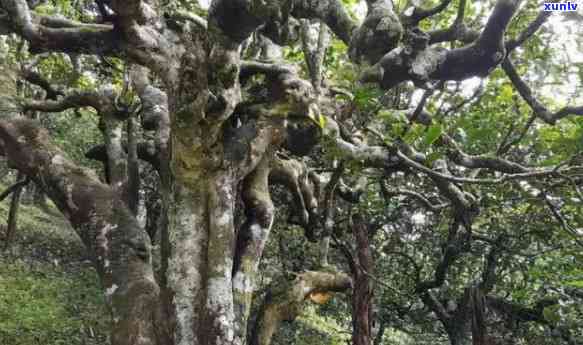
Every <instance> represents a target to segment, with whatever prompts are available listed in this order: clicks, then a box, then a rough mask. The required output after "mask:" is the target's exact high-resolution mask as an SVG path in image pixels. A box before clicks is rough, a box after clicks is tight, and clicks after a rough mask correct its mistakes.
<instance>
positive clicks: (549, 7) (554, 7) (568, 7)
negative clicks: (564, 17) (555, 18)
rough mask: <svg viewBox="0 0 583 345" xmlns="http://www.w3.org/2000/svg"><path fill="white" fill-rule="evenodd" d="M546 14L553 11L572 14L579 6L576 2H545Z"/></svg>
mask: <svg viewBox="0 0 583 345" xmlns="http://www.w3.org/2000/svg"><path fill="white" fill-rule="evenodd" d="M543 5H544V6H545V7H544V11H545V12H551V11H561V12H572V11H577V7H578V5H577V4H576V3H574V2H570V1H569V2H559V3H557V2H545V3H544V4H543Z"/></svg>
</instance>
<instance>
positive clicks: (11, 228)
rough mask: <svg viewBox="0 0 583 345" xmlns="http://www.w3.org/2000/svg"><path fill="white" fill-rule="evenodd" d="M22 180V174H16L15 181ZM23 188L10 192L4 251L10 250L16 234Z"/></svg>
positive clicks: (19, 187)
mask: <svg viewBox="0 0 583 345" xmlns="http://www.w3.org/2000/svg"><path fill="white" fill-rule="evenodd" d="M21 178H22V174H21V173H18V175H17V177H16V180H17V181H19V180H21ZM23 188H24V186H18V187H17V188H16V189H15V190H14V191H13V192H12V198H11V199H10V210H9V211H8V222H7V224H6V238H5V242H4V249H8V248H10V245H11V244H12V240H13V239H14V236H15V234H16V227H17V226H18V209H19V208H20V198H21V196H22V190H23Z"/></svg>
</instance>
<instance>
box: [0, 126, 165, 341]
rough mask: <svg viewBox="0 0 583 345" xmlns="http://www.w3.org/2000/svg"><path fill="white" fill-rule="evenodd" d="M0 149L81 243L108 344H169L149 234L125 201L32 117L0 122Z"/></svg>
mask: <svg viewBox="0 0 583 345" xmlns="http://www.w3.org/2000/svg"><path fill="white" fill-rule="evenodd" d="M0 152H3V154H4V155H5V156H6V157H7V159H8V161H9V162H10V163H11V164H12V165H13V166H15V167H16V168H17V169H18V170H19V171H20V172H22V173H23V174H25V175H27V176H28V177H29V178H31V179H32V180H33V181H34V182H36V183H37V184H38V185H39V186H40V187H41V188H42V189H43V191H44V192H45V193H46V194H47V195H48V196H49V198H51V200H52V201H53V202H54V203H55V205H56V206H57V207H58V209H59V210H60V211H61V212H62V213H63V214H64V215H65V217H66V218H67V219H68V220H69V221H70V223H71V225H72V226H73V228H74V229H75V231H76V232H77V234H78V235H79V236H80V237H81V239H82V241H83V243H84V244H85V246H86V247H87V249H88V251H89V253H90V254H91V258H92V260H93V263H94V265H95V268H96V270H97V273H98V275H99V278H100V280H101V284H102V286H103V289H104V291H105V298H106V302H107V305H108V306H109V308H110V311H111V315H112V320H113V322H112V330H111V341H112V344H113V345H130V344H131V345H135V344H139V345H161V344H169V340H168V336H167V329H166V327H165V320H164V319H163V318H161V316H160V306H159V302H158V294H159V289H158V285H157V284H156V282H155V280H154V276H153V272H152V267H151V265H150V243H149V238H148V235H147V234H146V233H145V232H144V231H143V229H141V228H140V227H139V226H138V224H137V221H136V219H135V218H134V217H133V216H132V214H131V212H130V211H129V209H128V207H127V204H126V202H125V200H122V199H121V198H120V196H119V195H117V194H116V193H115V191H114V190H113V189H112V188H110V187H109V186H108V185H105V184H102V183H101V182H100V181H99V179H98V178H97V176H95V175H94V174H93V173H91V172H89V171H87V170H85V169H83V168H80V167H78V166H76V165H75V164H73V163H72V162H71V161H69V160H68V159H66V158H65V157H64V155H63V154H62V152H61V151H60V150H59V149H58V148H57V147H56V146H54V145H53V144H51V143H50V142H49V139H48V135H47V132H46V131H45V130H43V129H39V127H38V126H37V124H36V123H34V122H33V121H30V120H12V121H0Z"/></svg>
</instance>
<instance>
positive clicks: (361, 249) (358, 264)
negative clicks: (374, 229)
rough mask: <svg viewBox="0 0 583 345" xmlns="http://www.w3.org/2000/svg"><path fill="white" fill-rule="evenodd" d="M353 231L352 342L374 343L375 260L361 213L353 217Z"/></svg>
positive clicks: (354, 343) (360, 344) (354, 344)
mask: <svg viewBox="0 0 583 345" xmlns="http://www.w3.org/2000/svg"><path fill="white" fill-rule="evenodd" d="M352 221H353V225H352V232H353V234H354V238H355V240H356V258H355V262H354V263H353V264H352V265H351V266H352V267H351V268H352V279H353V280H354V288H353V290H352V330H353V331H352V344H353V345H370V344H372V340H373V338H372V332H371V330H372V327H371V326H372V298H373V289H372V285H371V281H370V276H369V275H370V274H372V272H373V261H372V256H371V253H370V243H369V239H368V227H367V224H366V222H365V220H364V219H363V217H362V216H361V215H359V214H356V215H354V216H353V217H352Z"/></svg>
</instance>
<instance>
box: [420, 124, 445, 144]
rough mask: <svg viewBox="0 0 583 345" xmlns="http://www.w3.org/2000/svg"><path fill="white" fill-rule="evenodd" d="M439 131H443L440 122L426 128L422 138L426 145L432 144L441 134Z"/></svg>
mask: <svg viewBox="0 0 583 345" xmlns="http://www.w3.org/2000/svg"><path fill="white" fill-rule="evenodd" d="M441 133H443V128H442V127H441V125H440V124H435V125H432V126H431V127H429V129H427V133H425V138H424V142H425V144H426V145H431V144H433V143H434V142H435V141H436V140H437V138H439V137H440V136H441Z"/></svg>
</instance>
